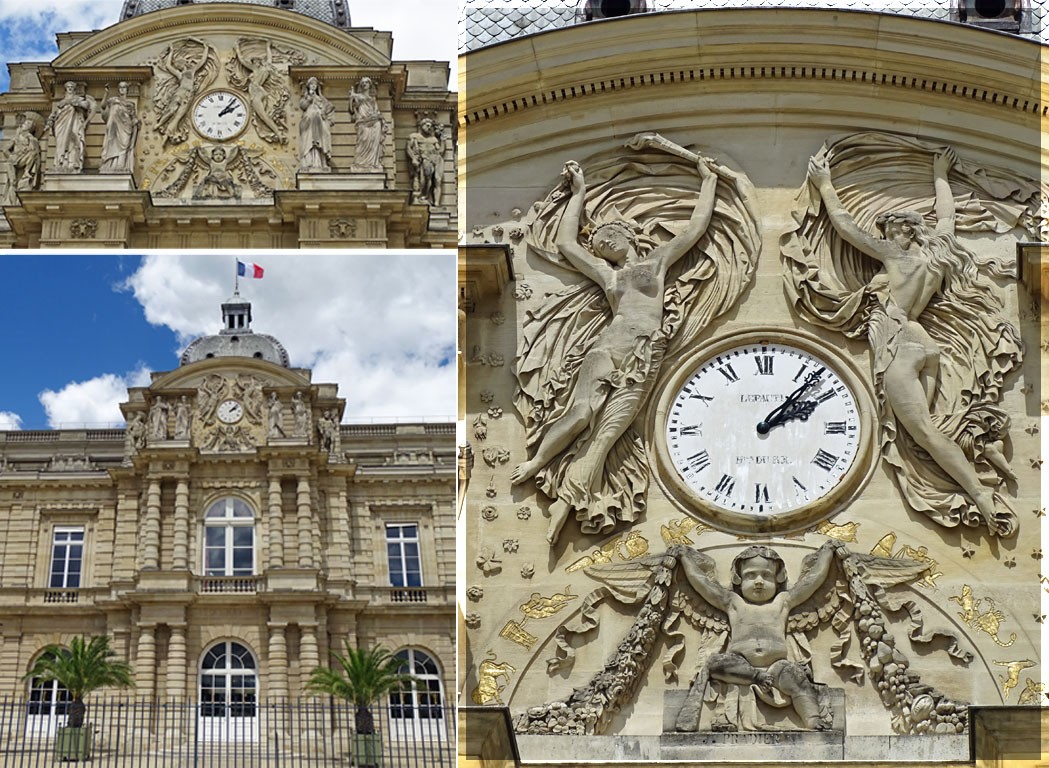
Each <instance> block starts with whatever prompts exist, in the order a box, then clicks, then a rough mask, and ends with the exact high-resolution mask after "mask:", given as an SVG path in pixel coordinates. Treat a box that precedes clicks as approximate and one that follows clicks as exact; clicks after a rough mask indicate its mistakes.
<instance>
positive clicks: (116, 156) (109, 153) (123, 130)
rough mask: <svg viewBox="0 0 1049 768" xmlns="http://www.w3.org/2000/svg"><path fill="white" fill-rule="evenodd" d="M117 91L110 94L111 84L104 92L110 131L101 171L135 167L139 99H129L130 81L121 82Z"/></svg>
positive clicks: (125, 170) (128, 170)
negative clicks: (136, 100)
mask: <svg viewBox="0 0 1049 768" xmlns="http://www.w3.org/2000/svg"><path fill="white" fill-rule="evenodd" d="M117 94H118V95H116V96H110V95H109V86H108V85H107V86H106V90H105V93H104V94H103V95H102V104H101V108H102V121H103V122H104V123H105V124H106V134H105V138H103V139H102V164H101V165H99V167H98V172H99V173H131V171H132V170H133V167H134V162H135V142H136V141H137V140H138V126H139V120H138V115H137V114H136V112H135V102H133V101H132V100H131V99H129V98H128V95H127V94H128V84H127V83H126V82H120V83H119V84H117Z"/></svg>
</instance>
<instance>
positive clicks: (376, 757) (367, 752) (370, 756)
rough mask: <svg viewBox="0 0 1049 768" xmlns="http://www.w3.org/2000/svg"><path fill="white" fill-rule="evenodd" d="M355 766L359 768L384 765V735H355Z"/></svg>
mask: <svg viewBox="0 0 1049 768" xmlns="http://www.w3.org/2000/svg"><path fill="white" fill-rule="evenodd" d="M353 764H354V765H356V766H358V768H364V766H381V765H382V734H379V733H358V734H356V735H354V737H353Z"/></svg>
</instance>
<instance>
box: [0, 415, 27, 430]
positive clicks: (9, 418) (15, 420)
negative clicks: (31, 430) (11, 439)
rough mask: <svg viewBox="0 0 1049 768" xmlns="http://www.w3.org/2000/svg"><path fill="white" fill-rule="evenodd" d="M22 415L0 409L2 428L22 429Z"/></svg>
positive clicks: (0, 428)
mask: <svg viewBox="0 0 1049 768" xmlns="http://www.w3.org/2000/svg"><path fill="white" fill-rule="evenodd" d="M21 428H22V417H21V416H19V415H18V414H17V413H11V411H0V430H7V429H21Z"/></svg>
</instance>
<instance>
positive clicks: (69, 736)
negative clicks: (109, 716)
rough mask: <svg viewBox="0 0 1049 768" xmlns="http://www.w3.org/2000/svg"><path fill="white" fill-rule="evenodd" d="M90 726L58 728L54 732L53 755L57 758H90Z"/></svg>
mask: <svg viewBox="0 0 1049 768" xmlns="http://www.w3.org/2000/svg"><path fill="white" fill-rule="evenodd" d="M91 737H92V733H91V726H90V725H85V726H84V727H82V728H59V729H58V730H57V732H56V733H55V757H56V758H58V759H59V760H90V759H91Z"/></svg>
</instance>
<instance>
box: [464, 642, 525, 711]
mask: <svg viewBox="0 0 1049 768" xmlns="http://www.w3.org/2000/svg"><path fill="white" fill-rule="evenodd" d="M516 671H517V669H516V668H514V667H513V666H511V665H510V664H507V663H505V662H503V663H500V662H498V661H496V658H495V654H494V653H492V652H491V651H489V652H488V658H487V659H485V660H484V661H482V662H481V665H480V667H478V669H477V687H476V688H474V690H473V692H472V693H471V694H470V698H471V699H472V700H473V703H474V704H481V705H483V704H502V703H503V701H502V699H500V698H499V695H500V694H501V693H502V692H503V689H504V688H506V686H507V685H509V684H510V676H511V675H512V674H513V673H514V672H516ZM500 680H503V681H504V682H503V684H502V685H500V684H499V681H500Z"/></svg>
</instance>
